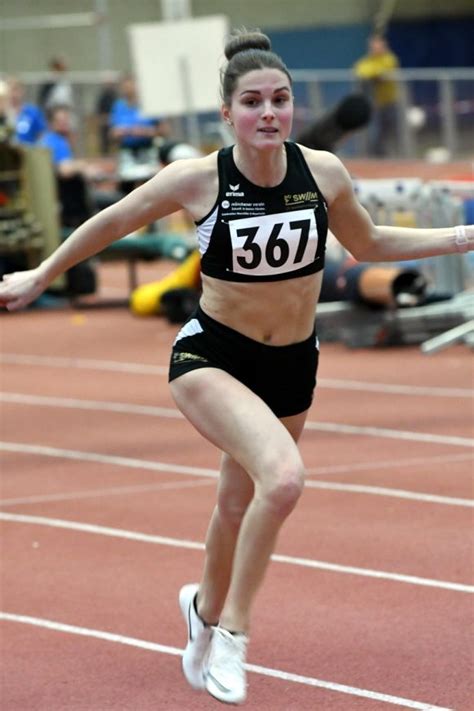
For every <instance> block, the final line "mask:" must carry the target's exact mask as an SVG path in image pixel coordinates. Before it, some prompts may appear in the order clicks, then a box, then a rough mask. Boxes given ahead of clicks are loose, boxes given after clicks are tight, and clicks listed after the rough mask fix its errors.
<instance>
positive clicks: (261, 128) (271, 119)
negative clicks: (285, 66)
mask: <svg viewBox="0 0 474 711" xmlns="http://www.w3.org/2000/svg"><path fill="white" fill-rule="evenodd" d="M222 115H223V117H224V120H226V121H228V122H230V123H231V124H232V125H233V128H234V132H235V136H236V138H237V140H238V141H240V142H243V143H247V144H249V145H252V146H254V147H256V148H262V149H265V148H272V147H276V146H279V145H281V144H282V142H283V141H285V140H286V139H287V138H288V136H289V135H290V132H291V125H292V121H293V94H292V92H291V86H290V81H289V79H288V77H287V76H286V74H285V73H284V72H281V71H280V70H279V69H255V70H253V71H251V72H248V73H247V74H244V75H243V76H241V77H240V79H239V80H238V82H237V86H236V88H235V91H234V93H233V95H232V100H231V104H230V106H224V107H223V109H222Z"/></svg>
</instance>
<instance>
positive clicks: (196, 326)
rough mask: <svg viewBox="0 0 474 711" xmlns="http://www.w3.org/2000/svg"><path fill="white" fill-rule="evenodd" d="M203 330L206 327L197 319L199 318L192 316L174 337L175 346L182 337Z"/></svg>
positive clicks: (193, 334)
mask: <svg viewBox="0 0 474 711" xmlns="http://www.w3.org/2000/svg"><path fill="white" fill-rule="evenodd" d="M203 330H204V329H203V327H202V326H201V324H200V323H199V321H198V320H197V318H192V319H191V321H188V323H185V324H184V326H183V328H182V329H181V331H179V333H178V335H177V336H176V338H175V339H174V343H173V346H174V345H176V343H177V342H178V341H180V340H181V339H182V338H186V336H195V335H196V333H202V332H203Z"/></svg>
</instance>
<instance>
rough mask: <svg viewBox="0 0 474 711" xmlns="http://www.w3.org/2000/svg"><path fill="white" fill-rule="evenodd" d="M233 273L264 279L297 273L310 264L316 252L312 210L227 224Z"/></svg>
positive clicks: (252, 218)
mask: <svg viewBox="0 0 474 711" xmlns="http://www.w3.org/2000/svg"><path fill="white" fill-rule="evenodd" d="M229 230H230V237H231V240H232V270H233V271H234V272H236V273H237V274H251V275H253V276H267V275H271V274H285V273H287V272H293V271H297V270H298V269H302V268H303V267H306V266H308V264H312V263H313V262H314V260H315V258H316V250H317V248H318V230H317V226H316V219H315V216H314V210H312V209H310V208H308V209H307V210H295V211H294V212H280V213H277V214H275V215H261V216H259V217H246V218H243V219H240V220H229Z"/></svg>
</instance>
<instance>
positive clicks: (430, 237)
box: [321, 156, 474, 262]
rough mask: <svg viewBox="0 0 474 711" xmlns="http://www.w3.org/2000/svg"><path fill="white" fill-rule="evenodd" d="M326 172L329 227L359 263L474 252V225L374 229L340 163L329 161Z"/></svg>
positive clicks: (335, 160) (375, 227)
mask: <svg viewBox="0 0 474 711" xmlns="http://www.w3.org/2000/svg"><path fill="white" fill-rule="evenodd" d="M326 168H327V170H326V171H325V172H324V179H323V180H324V183H326V182H327V185H328V190H329V193H330V195H331V199H330V200H328V202H329V210H328V213H329V227H330V229H331V231H332V232H333V233H334V234H335V235H336V237H337V239H338V240H339V242H340V243H341V244H342V245H343V246H344V247H345V248H346V249H347V250H348V251H349V252H350V253H351V254H352V255H353V256H354V257H355V259H357V260H358V261H361V262H398V261H403V260H410V259H421V258H424V257H436V256H440V255H443V254H455V253H456V252H468V251H471V250H474V225H467V226H464V225H457V226H453V227H441V228H426V229H425V228H411V227H392V226H384V225H374V223H373V222H372V220H371V218H370V216H369V214H368V212H367V210H365V209H364V208H363V207H362V206H361V204H360V203H359V201H358V200H357V198H356V196H355V194H354V190H353V187H352V181H351V178H350V176H349V174H348V172H347V170H346V169H345V168H344V166H343V165H342V163H341V162H340V161H339V159H337V158H336V157H335V156H331V157H330V158H328V160H327V164H326ZM321 187H322V190H323V193H324V192H325V190H324V186H321ZM328 198H329V195H328Z"/></svg>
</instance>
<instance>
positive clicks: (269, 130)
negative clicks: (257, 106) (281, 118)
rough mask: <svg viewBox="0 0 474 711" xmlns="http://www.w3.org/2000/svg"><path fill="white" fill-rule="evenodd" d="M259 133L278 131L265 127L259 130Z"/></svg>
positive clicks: (272, 127) (271, 127)
mask: <svg viewBox="0 0 474 711" xmlns="http://www.w3.org/2000/svg"><path fill="white" fill-rule="evenodd" d="M258 131H259V133H278V129H277V128H275V127H274V126H266V127H265V128H259V129H258Z"/></svg>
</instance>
